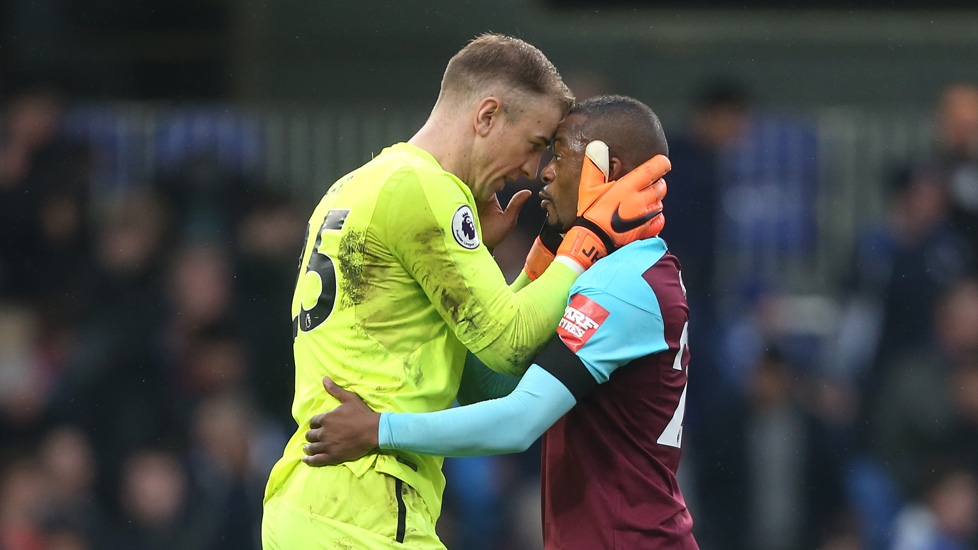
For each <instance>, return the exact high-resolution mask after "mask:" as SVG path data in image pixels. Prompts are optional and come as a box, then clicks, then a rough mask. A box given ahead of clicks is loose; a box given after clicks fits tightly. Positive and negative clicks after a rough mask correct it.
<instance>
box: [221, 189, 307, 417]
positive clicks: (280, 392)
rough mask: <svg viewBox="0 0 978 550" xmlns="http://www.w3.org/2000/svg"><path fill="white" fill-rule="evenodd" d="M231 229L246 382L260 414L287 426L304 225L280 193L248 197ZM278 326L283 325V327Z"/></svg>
mask: <svg viewBox="0 0 978 550" xmlns="http://www.w3.org/2000/svg"><path fill="white" fill-rule="evenodd" d="M249 202H250V206H249V207H248V208H247V209H246V211H245V214H244V216H243V217H242V219H241V221H240V222H239V223H238V227H237V239H236V242H237V249H236V254H235V265H234V273H235V276H236V280H235V283H236V284H237V289H236V299H235V303H236V305H237V314H236V316H237V319H238V322H239V324H240V326H241V334H242V336H243V338H244V341H245V343H246V345H247V349H248V357H249V358H250V362H251V364H252V365H254V367H255V368H254V373H253V375H254V376H253V379H252V380H250V382H251V384H252V387H253V388H254V390H255V392H256V396H255V397H256V398H257V399H258V405H259V406H260V407H261V409H262V411H263V412H264V413H265V414H269V415H272V416H280V417H281V418H282V422H283V424H287V425H289V426H290V429H291V423H292V422H293V420H292V416H291V414H288V411H289V410H290V408H291V402H292V391H293V383H294V381H293V372H294V368H293V363H292V361H293V359H292V329H291V326H290V324H289V323H288V322H286V321H288V320H289V319H290V318H291V313H292V292H293V290H294V285H295V281H296V277H297V276H298V261H299V260H298V258H299V255H300V253H301V251H300V250H299V249H298V247H297V246H296V243H301V242H303V240H302V235H303V232H304V231H305V229H306V225H307V224H306V220H305V219H304V217H303V216H302V215H301V214H299V213H298V212H297V208H296V207H295V205H294V203H292V202H290V201H289V200H288V198H287V197H285V196H284V195H282V194H281V193H272V192H266V193H254V194H253V195H252V196H251V198H250V201H249ZM283 320H284V321H283Z"/></svg>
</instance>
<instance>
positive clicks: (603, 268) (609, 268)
mask: <svg viewBox="0 0 978 550" xmlns="http://www.w3.org/2000/svg"><path fill="white" fill-rule="evenodd" d="M667 254H668V248H667V247H666V242H665V241H664V240H662V239H661V238H659V237H654V238H651V239H642V240H639V241H635V242H632V243H629V244H627V245H625V246H623V247H621V248H619V249H618V250H616V251H614V252H613V253H611V254H609V255H608V256H605V257H604V258H601V259H600V260H598V261H597V262H595V264H594V265H593V266H591V268H590V269H588V270H587V271H585V272H584V273H583V274H582V275H581V276H580V277H579V278H578V279H577V280H578V283H579V284H580V285H581V286H589V287H594V288H605V287H609V286H612V287H613V286H615V285H617V284H620V282H621V280H623V279H625V280H628V279H634V278H635V277H641V276H642V273H644V272H645V271H646V270H647V269H649V268H650V267H652V266H653V265H655V264H656V263H658V262H659V261H660V260H662V259H663V258H664V257H665V256H666V255H667Z"/></svg>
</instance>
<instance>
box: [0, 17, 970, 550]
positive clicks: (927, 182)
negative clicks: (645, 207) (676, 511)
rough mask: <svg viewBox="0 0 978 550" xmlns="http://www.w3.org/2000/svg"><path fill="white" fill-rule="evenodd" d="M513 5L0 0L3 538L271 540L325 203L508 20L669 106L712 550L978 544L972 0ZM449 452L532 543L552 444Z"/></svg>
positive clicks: (587, 91) (702, 530)
mask: <svg viewBox="0 0 978 550" xmlns="http://www.w3.org/2000/svg"><path fill="white" fill-rule="evenodd" d="M856 4H858V5H856ZM491 11H492V13H486V10H485V7H484V5H483V4H481V3H476V2H452V1H450V0H432V1H430V2H426V3H424V4H423V5H421V4H418V5H414V6H406V5H405V6H402V5H400V4H397V3H384V2H378V1H375V0H366V1H363V2H357V3H347V2H344V3H337V2H318V3H312V2H293V3H264V2H258V1H257V0H240V1H235V0H197V1H191V0H168V1H166V2H164V1H163V0H151V1H144V2H125V1H122V0H86V1H84V2H77V1H69V0H0V103H2V106H3V107H2V111H0V550H88V549H91V550H96V549H135V550H139V549H177V548H180V549H224V548H228V549H230V548H235V549H247V548H258V532H259V526H260V517H261V498H262V492H263V489H264V484H265V481H266V477H267V473H268V471H269V469H270V468H271V465H272V464H273V462H274V461H275V460H276V459H277V458H278V456H279V455H280V453H281V450H282V448H283V446H284V444H285V441H286V439H287V438H288V436H289V435H290V434H291V433H292V431H293V430H294V421H293V420H292V418H291V416H290V411H289V408H290V403H291V393H292V372H293V371H292V353H291V326H290V321H289V319H290V315H289V305H290V301H291V294H292V290H293V285H294V282H295V277H296V269H297V258H298V255H299V253H300V248H301V245H302V236H303V234H304V231H305V225H306V219H307V217H308V216H309V214H310V213H311V211H312V209H313V207H314V205H315V202H316V201H318V199H319V197H320V196H321V195H322V194H323V193H324V192H325V191H326V189H327V188H328V186H329V185H330V183H331V182H333V181H334V180H336V179H337V178H339V177H340V176H342V175H343V174H345V173H346V172H347V171H349V170H352V169H354V168H356V167H357V166H359V165H360V164H362V163H363V162H364V161H365V160H367V159H369V158H370V156H371V155H372V154H376V152H378V151H379V150H380V149H381V148H383V147H384V146H386V145H388V144H390V143H394V142H397V141H403V140H406V139H407V138H409V137H410V136H411V135H412V133H413V131H414V130H415V129H417V128H418V127H419V126H420V124H421V123H422V122H423V121H424V119H425V117H426V115H427V113H428V110H429V109H430V107H431V105H432V103H433V101H434V98H435V96H436V94H437V87H438V82H439V79H440V75H441V71H442V70H443V68H444V64H445V62H446V61H447V59H448V58H449V57H450V56H451V55H452V54H453V53H454V52H455V51H456V50H457V49H458V48H460V47H461V46H462V45H463V44H464V43H465V42H466V40H467V39H469V38H471V37H473V36H475V35H476V34H478V33H481V32H484V31H487V30H492V31H497V32H506V33H511V34H515V35H518V36H521V37H523V38H525V39H527V40H529V41H530V42H532V43H534V44H536V45H538V46H540V47H541V48H542V49H543V50H544V51H545V52H546V53H547V54H548V56H549V57H550V58H551V59H552V60H553V61H554V62H555V64H556V65H557V67H558V68H559V69H560V70H561V71H562V73H563V74H564V76H565V79H566V80H567V82H568V84H569V85H570V86H571V87H572V89H573V90H574V92H575V93H576V94H577V96H578V97H579V98H586V97H589V96H591V95H594V94H598V93H623V94H627V95H632V96H634V97H637V98H639V99H641V100H643V101H645V102H647V103H648V104H649V105H650V106H652V108H653V109H655V110H656V111H657V112H658V113H659V115H660V117H661V118H662V120H663V122H664V125H665V129H666V133H667V135H668V136H669V138H670V147H671V155H670V156H671V159H672V163H673V172H672V173H671V174H670V176H669V178H668V181H669V195H668V196H667V198H666V202H665V204H666V215H667V219H668V221H667V224H666V229H665V230H664V231H663V234H662V236H663V237H664V238H665V239H666V240H667V242H668V243H669V245H670V248H671V249H672V250H673V252H674V253H675V254H676V255H677V256H678V257H679V258H680V260H681V262H682V264H683V276H684V279H685V282H686V286H687V289H688V292H689V302H690V306H691V310H692V318H691V322H690V330H691V337H690V348H691V352H692V356H693V360H692V363H691V367H690V390H689V398H688V405H687V410H686V421H685V431H684V434H685V437H684V442H683V443H684V456H683V463H682V471H681V472H680V479H681V483H682V484H683V490H684V493H685V495H686V497H687V500H688V504H689V505H690V507H691V509H692V511H693V515H694V520H695V525H696V527H695V532H696V535H697V538H698V540H699V541H700V545H701V547H702V548H704V549H716V550H807V549H815V548H821V549H827V550H891V549H892V550H938V549H941V550H951V549H968V548H978V278H976V276H978V273H976V270H975V267H976V260H978V257H976V254H978V63H976V62H978V10H975V9H974V8H973V7H971V6H969V3H968V2H957V1H952V0H943V1H937V2H928V5H927V6H926V8H924V7H923V6H919V5H916V3H910V2H901V1H897V0H892V1H884V0H876V1H867V2H860V3H854V2H842V1H838V0H837V1H835V2H830V1H823V2H815V1H807V2H806V1H804V0H799V1H795V2H788V3H777V4H775V3H774V2H742V3H736V4H731V3H729V2H720V1H713V2H711V1H709V0H702V1H696V2H692V3H690V2H679V1H669V0H664V1H661V2H640V1H638V0H632V1H628V0H618V1H614V2H607V3H606V2H602V3H601V5H600V6H598V5H597V4H591V3H585V2H580V1H565V2H558V1H550V2H547V1H543V0H538V1H527V2H522V1H518V0H498V1H497V2H496V3H495V7H494V9H493V10H491ZM540 185H541V184H540V182H539V181H523V182H519V185H518V186H529V187H531V188H533V189H538V188H539V187H540ZM518 186H515V185H514V186H512V187H511V188H508V189H507V190H506V191H504V192H503V195H510V194H512V193H513V192H514V191H515V190H516V189H517V187H518ZM501 199H502V200H503V201H504V202H505V200H506V199H507V197H506V196H502V197H501ZM542 221H543V218H542V212H540V211H539V210H538V209H537V208H536V207H535V204H534V201H531V203H530V204H528V206H527V207H526V208H525V209H524V212H523V213H522V214H521V220H520V225H519V226H518V227H517V229H516V230H515V231H514V232H513V234H512V235H511V237H510V238H509V239H508V241H507V242H506V243H504V245H502V246H501V247H500V248H499V249H497V251H496V256H497V259H498V260H499V263H500V265H501V267H502V268H503V269H504V272H505V273H507V275H508V276H509V277H510V278H512V277H514V276H515V275H516V273H518V271H519V269H520V268H521V266H522V262H523V258H524V256H525V254H526V252H527V250H528V249H529V245H530V242H531V239H532V238H533V237H534V236H535V234H536V231H537V229H538V228H539V226H540V224H541V223H542ZM445 470H446V475H447V477H448V478H449V482H448V490H447V492H446V503H445V513H444V515H443V517H442V520H441V522H440V524H439V529H440V531H441V532H442V534H443V538H444V540H445V541H446V542H447V543H448V546H449V547H450V548H454V549H461V550H483V549H495V548H507V549H514V550H522V549H532V548H539V547H540V546H541V542H540V540H541V537H540V525H539V494H538V493H539V477H538V476H539V449H538V448H537V447H533V448H531V449H530V450H529V451H527V452H525V453H522V454H519V455H509V456H502V457H487V458H476V459H449V460H448V461H446V468H445Z"/></svg>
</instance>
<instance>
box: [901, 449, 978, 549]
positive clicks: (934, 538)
mask: <svg viewBox="0 0 978 550" xmlns="http://www.w3.org/2000/svg"><path fill="white" fill-rule="evenodd" d="M932 472H933V473H932V475H931V477H932V478H933V480H932V481H930V482H929V483H928V484H927V486H926V488H925V489H924V491H923V494H922V496H921V497H920V498H919V499H917V500H915V501H912V502H910V503H908V504H907V505H906V506H905V507H904V509H903V510H902V511H901V512H900V515H899V516H897V519H896V524H895V525H894V537H893V545H892V546H891V550H968V549H970V548H974V547H975V544H976V543H978V540H976V539H975V535H976V533H978V477H975V474H974V473H973V472H971V471H968V470H963V469H959V468H947V467H941V468H939V469H937V470H933V471H932Z"/></svg>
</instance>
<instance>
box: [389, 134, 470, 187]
mask: <svg viewBox="0 0 978 550" xmlns="http://www.w3.org/2000/svg"><path fill="white" fill-rule="evenodd" d="M374 161H376V162H378V163H379V164H381V165H382V166H384V167H385V168H386V170H387V171H388V175H387V183H388V185H392V186H398V187H408V188H410V189H413V190H414V191H415V192H419V193H425V194H426V195H429V199H431V198H432V197H440V196H443V194H444V193H445V192H446V191H449V192H450V194H451V195H454V194H455V193H454V192H453V191H455V190H457V191H460V192H461V193H462V194H463V195H464V194H465V190H466V189H467V187H466V186H465V184H464V183H462V181H461V180H459V179H458V178H457V177H456V176H454V175H453V174H451V173H450V172H447V171H446V170H445V169H443V168H442V167H441V165H440V164H438V161H437V160H435V158H434V157H433V156H432V155H431V153H429V152H427V151H425V150H424V149H421V148H420V147H417V146H414V145H411V144H409V143H397V144H395V145H392V146H390V147H388V148H386V149H384V150H383V151H382V152H381V154H380V155H379V156H378V157H377V158H376V159H374ZM432 191H434V192H435V193H431V192H432ZM401 192H405V189H401Z"/></svg>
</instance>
